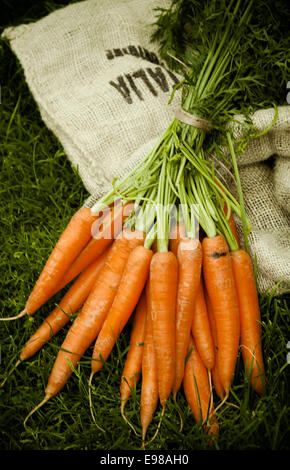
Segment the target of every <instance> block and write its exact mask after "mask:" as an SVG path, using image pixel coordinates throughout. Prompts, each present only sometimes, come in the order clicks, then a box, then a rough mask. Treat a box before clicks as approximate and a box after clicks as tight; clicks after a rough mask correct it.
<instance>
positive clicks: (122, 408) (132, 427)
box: [121, 400, 140, 437]
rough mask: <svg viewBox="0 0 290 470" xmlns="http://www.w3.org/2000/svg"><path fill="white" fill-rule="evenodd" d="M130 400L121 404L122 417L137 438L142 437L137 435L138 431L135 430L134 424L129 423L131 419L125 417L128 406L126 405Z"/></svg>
mask: <svg viewBox="0 0 290 470" xmlns="http://www.w3.org/2000/svg"><path fill="white" fill-rule="evenodd" d="M127 401H128V400H124V401H122V403H121V416H122V418H123V420H124V421H125V423H127V424H128V426H130V428H131V429H132V430H133V431H134V434H135V435H136V436H137V437H140V434H138V433H137V431H136V429H135V428H134V426H133V424H132V423H131V422H130V421H129V419H128V418H127V416H126V415H125V406H126V403H127Z"/></svg>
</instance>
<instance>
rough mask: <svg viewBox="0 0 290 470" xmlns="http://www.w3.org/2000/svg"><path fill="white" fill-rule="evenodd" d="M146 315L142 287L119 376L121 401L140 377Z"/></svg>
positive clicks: (123, 400) (126, 396) (144, 292)
mask: <svg viewBox="0 0 290 470" xmlns="http://www.w3.org/2000/svg"><path fill="white" fill-rule="evenodd" d="M146 315H147V305H146V290H145V289H143V292H142V294H141V297H140V299H139V302H138V304H137V307H136V312H135V314H134V318H133V326H132V332H131V336H130V348H129V351H128V353H127V357H126V361H125V365H124V368H123V373H122V378H121V386H120V394H121V401H122V402H125V401H127V400H128V398H129V397H130V395H131V390H132V389H134V386H135V384H136V385H137V383H138V382H139V380H140V377H141V370H142V357H143V349H144V337H145V325H146Z"/></svg>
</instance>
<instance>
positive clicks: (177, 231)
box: [169, 222, 186, 256]
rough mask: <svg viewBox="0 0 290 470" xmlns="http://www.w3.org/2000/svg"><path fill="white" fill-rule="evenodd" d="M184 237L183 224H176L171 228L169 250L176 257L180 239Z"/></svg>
mask: <svg viewBox="0 0 290 470" xmlns="http://www.w3.org/2000/svg"><path fill="white" fill-rule="evenodd" d="M185 237H186V228H185V223H184V222H178V223H176V224H174V225H173V226H172V227H171V230H170V235H169V249H170V251H172V253H174V254H175V256H177V250H178V246H179V242H180V240H181V239H183V238H185Z"/></svg>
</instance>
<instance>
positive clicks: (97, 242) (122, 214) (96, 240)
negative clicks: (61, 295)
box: [58, 203, 134, 290]
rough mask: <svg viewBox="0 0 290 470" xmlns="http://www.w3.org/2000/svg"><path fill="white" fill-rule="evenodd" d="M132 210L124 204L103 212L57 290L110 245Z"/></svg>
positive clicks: (127, 204) (128, 204)
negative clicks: (88, 239) (89, 238)
mask: <svg viewBox="0 0 290 470" xmlns="http://www.w3.org/2000/svg"><path fill="white" fill-rule="evenodd" d="M133 208H134V204H133V203H126V204H124V205H122V203H120V204H117V205H116V206H114V207H113V208H112V209H111V210H110V211H109V212H108V211H105V213H104V215H103V217H102V218H101V219H99V220H97V221H96V223H97V226H93V228H92V231H93V233H92V235H93V236H92V238H91V240H90V241H89V243H88V244H87V245H86V246H85V248H84V249H83V250H82V251H81V252H80V253H79V255H78V257H77V258H76V259H75V260H74V262H73V263H72V265H71V266H70V267H69V269H68V270H67V271H66V273H65V275H64V277H63V279H62V282H61V283H60V285H59V286H58V290H60V289H62V288H63V287H64V286H65V285H67V284H68V283H69V282H70V281H71V280H72V279H74V278H75V277H76V276H77V275H78V274H79V273H80V272H81V271H83V270H84V269H85V268H87V266H89V265H90V264H91V263H92V262H93V261H94V260H95V259H96V258H97V257H98V256H100V255H101V254H102V253H103V251H104V250H105V249H106V248H107V247H108V246H109V245H111V243H112V242H113V240H114V238H116V236H117V235H118V233H119V232H120V231H121V230H122V226H123V223H124V220H125V219H126V218H127V217H128V216H129V214H130V212H131V211H132V210H133Z"/></svg>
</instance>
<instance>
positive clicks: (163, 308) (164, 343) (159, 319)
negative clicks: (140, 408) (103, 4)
mask: <svg viewBox="0 0 290 470" xmlns="http://www.w3.org/2000/svg"><path fill="white" fill-rule="evenodd" d="M177 283H178V261H177V258H176V256H175V255H174V253H172V252H170V251H169V252H157V253H154V255H153V257H152V261H151V266H150V302H151V317H152V325H153V342H154V350H155V355H156V361H157V367H158V390H159V400H160V403H161V405H162V407H164V406H165V405H166V401H167V399H168V397H169V395H170V393H171V391H172V387H173V383H174V379H175V328H176V326H175V325H176V297H177Z"/></svg>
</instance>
